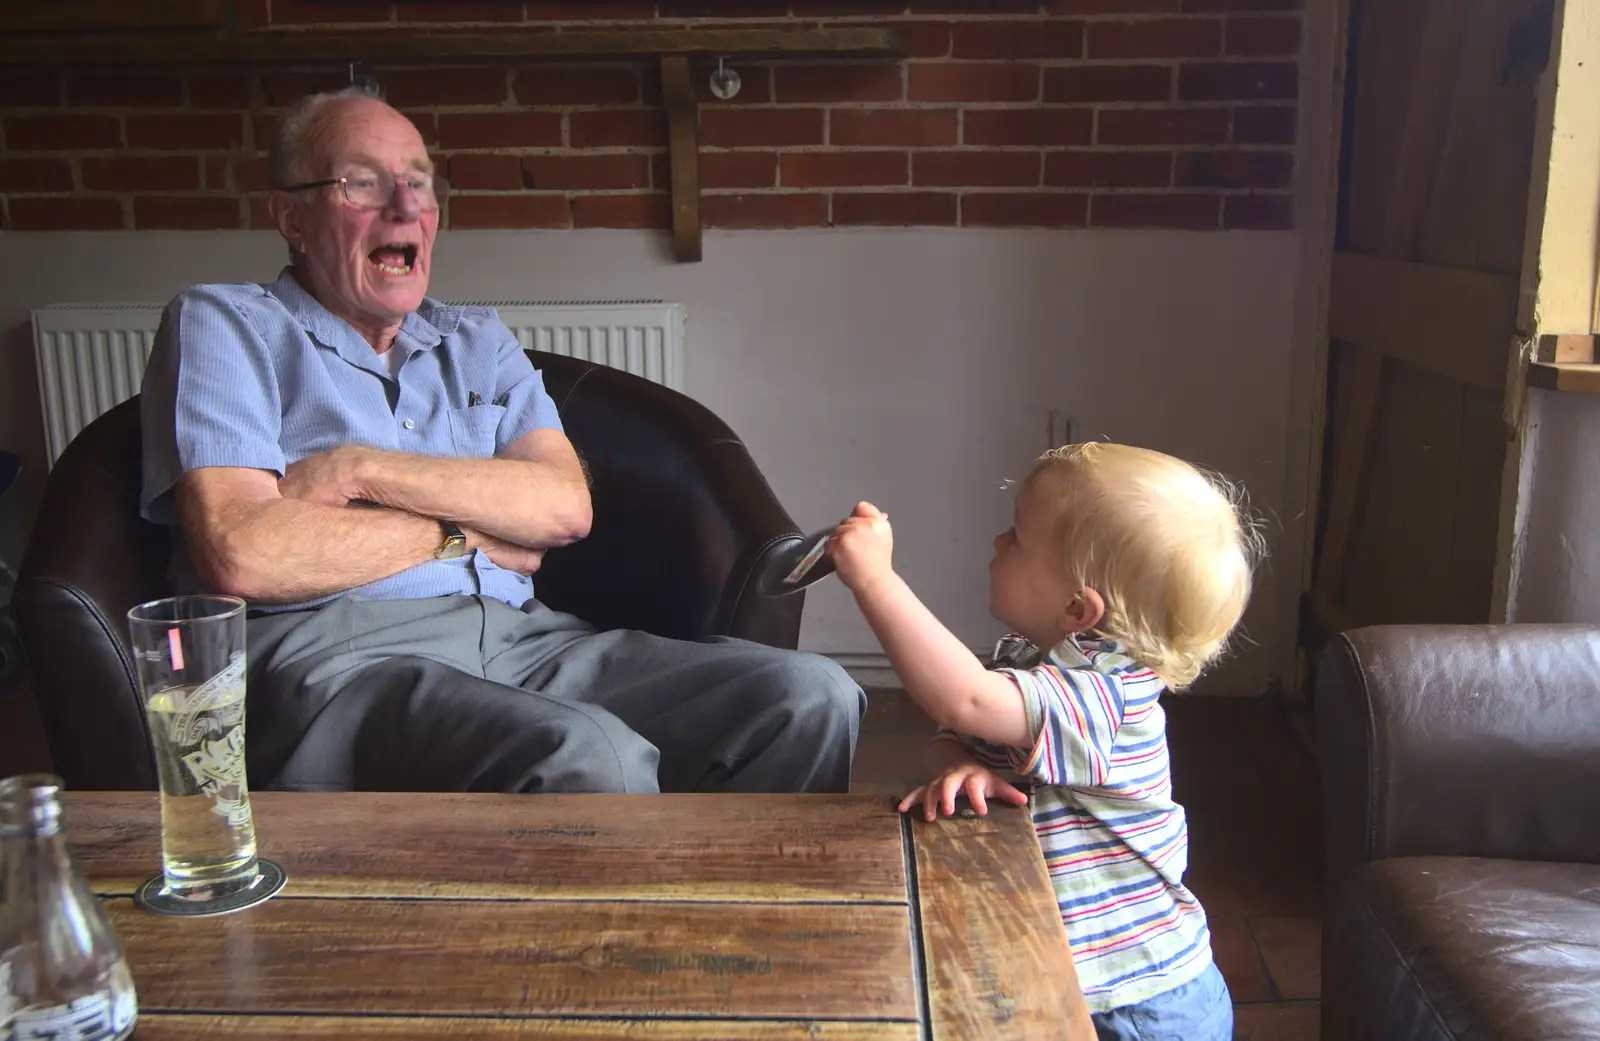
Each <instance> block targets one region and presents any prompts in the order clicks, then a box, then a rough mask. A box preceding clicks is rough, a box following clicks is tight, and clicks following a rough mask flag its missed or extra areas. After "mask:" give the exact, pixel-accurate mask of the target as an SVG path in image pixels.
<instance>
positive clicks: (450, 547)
mask: <svg viewBox="0 0 1600 1041" xmlns="http://www.w3.org/2000/svg"><path fill="white" fill-rule="evenodd" d="M439 527H440V528H442V529H443V530H444V541H443V542H442V543H440V544H439V549H438V552H436V553H434V555H433V559H434V560H455V559H457V558H458V557H464V556H466V555H467V533H466V532H464V531H462V530H461V528H460V527H459V526H458V525H457V524H456V523H455V522H454V521H447V520H441V521H440V522H439Z"/></svg>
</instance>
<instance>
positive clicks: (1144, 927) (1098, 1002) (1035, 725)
mask: <svg viewBox="0 0 1600 1041" xmlns="http://www.w3.org/2000/svg"><path fill="white" fill-rule="evenodd" d="M995 664H996V666H997V667H998V671H999V672H1001V673H1003V674H1005V675H1006V676H1008V677H1009V678H1010V679H1011V681H1012V682H1013V683H1015V684H1016V686H1017V690H1018V691H1019V692H1020V693H1021V695H1022V702H1023V706H1024V708H1025V710H1026V711H1027V715H1028V726H1029V729H1030V730H1031V731H1032V733H1033V734H1034V743H1033V746H1032V747H1031V748H1008V747H1006V746H1004V745H997V744H993V743H991V742H988V741H979V740H976V739H974V738H970V737H966V736H964V735H961V734H957V733H955V732H954V731H950V730H944V731H941V732H940V734H939V739H942V740H956V741H960V742H962V743H963V744H965V745H966V747H967V750H968V752H969V753H970V754H971V755H972V757H973V758H974V759H976V760H977V761H978V762H980V763H983V764H984V765H985V766H988V767H991V768H993V769H995V770H997V771H1000V772H1002V773H1003V774H1012V775H1014V776H1018V777H1021V778H1026V779H1027V781H1028V782H1031V784H1032V787H1033V792H1032V795H1031V796H1030V797H1029V807H1030V809H1031V810H1032V813H1033V829H1034V832H1035V833H1036V834H1037V835H1038V836H1039V847H1040V849H1041V850H1042V851H1043V853H1044V861H1045V867H1046V868H1048V869H1049V872H1050V882H1051V884H1052V885H1053V886H1054V888H1055V892H1056V903H1057V904H1058V905H1059V906H1060V908H1061V920H1062V922H1063V923H1064V924H1065V925H1066V928H1067V938H1068V939H1069V940H1070V941H1071V942H1072V956H1073V962H1074V964H1075V965H1076V967H1077V970H1078V982H1079V984H1080V985H1081V986H1082V988H1083V995H1084V998H1085V999H1087V1001H1088V1003H1089V1009H1090V1011H1092V1012H1105V1011H1109V1010H1111V1009H1114V1008H1124V1007H1126V1006H1128V1005H1135V1004H1138V1003H1139V1002H1142V1001H1146V1000H1149V999H1150V998H1153V997H1155V996H1157V995H1159V994H1162V993H1164V992H1166V991H1168V990H1172V989H1173V988H1175V987H1178V986H1181V985H1182V984H1184V983H1187V982H1189V981H1190V980H1192V979H1194V978H1195V977H1196V976H1198V975H1200V973H1201V972H1203V971H1205V968H1206V966H1208V965H1210V964H1211V933H1210V930H1209V928H1208V927H1207V925H1206V916H1205V912H1204V911H1203V910H1202V909H1201V907H1200V902H1199V901H1198V900H1196V899H1195V898H1194V894H1193V893H1191V892H1189V890H1188V889H1187V888H1186V887H1185V886H1184V884H1183V872H1184V868H1185V867H1186V866H1187V864H1188V855H1189V831H1188V826H1187V824H1186V822H1185V820H1184V813H1183V807H1181V806H1179V805H1178V804H1177V803H1175V802H1173V801H1172V777H1171V773H1170V770H1169V767H1168V760H1167V735H1166V713H1165V712H1163V711H1162V708H1161V704H1160V698H1161V693H1162V690H1163V686H1162V683H1161V680H1160V679H1159V678H1158V677H1157V676H1156V674H1155V673H1153V672H1151V671H1150V670H1149V669H1147V668H1145V667H1143V666H1142V665H1139V664H1138V663H1137V662H1135V661H1133V660H1132V659H1130V658H1128V657H1126V656H1124V655H1123V654H1121V653H1120V652H1119V649H1118V646H1117V644H1116V643H1114V642H1112V641H1095V640H1089V639H1080V640H1077V641H1074V640H1072V639H1067V640H1064V641H1062V642H1061V644H1060V645H1058V646H1056V647H1054V648H1052V649H1051V651H1050V652H1049V654H1040V652H1039V650H1038V648H1036V647H1034V646H1033V645H1031V644H1029V643H1028V642H1027V641H1026V640H1024V639H1022V638H1021V637H1020V636H1009V637H1007V638H1005V639H1003V640H1001V641H1000V644H999V646H998V647H996V649H995Z"/></svg>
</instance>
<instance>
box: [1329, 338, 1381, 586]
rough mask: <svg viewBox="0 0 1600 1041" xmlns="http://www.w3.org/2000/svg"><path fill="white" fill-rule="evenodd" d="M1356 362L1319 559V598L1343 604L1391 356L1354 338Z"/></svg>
mask: <svg viewBox="0 0 1600 1041" xmlns="http://www.w3.org/2000/svg"><path fill="white" fill-rule="evenodd" d="M1346 349H1348V350H1351V351H1354V352H1355V366H1354V371H1353V373H1352V375H1351V378H1350V383H1349V386H1348V387H1345V388H1342V389H1341V390H1342V393H1343V394H1347V395H1348V399H1349V402H1350V407H1349V409H1348V410H1346V412H1345V424H1344V428H1343V429H1342V430H1341V431H1340V437H1339V442H1338V446H1337V448H1336V449H1335V454H1334V457H1333V487H1332V488H1330V489H1329V491H1328V526H1327V527H1326V528H1325V529H1324V530H1323V533H1322V556H1321V559H1319V560H1318V561H1317V578H1316V582H1315V583H1314V585H1313V589H1314V593H1313V598H1314V599H1317V600H1320V601H1322V602H1324V603H1327V604H1329V605H1335V606H1336V605H1338V604H1339V603H1340V601H1341V599H1342V594H1343V592H1344V561H1345V557H1346V556H1347V555H1348V554H1349V550H1350V542H1351V539H1352V536H1353V535H1354V534H1355V530H1356V522H1357V520H1358V519H1359V517H1358V514H1359V513H1360V512H1361V507H1362V506H1363V505H1364V504H1365V502H1366V495H1365V494H1364V493H1365V491H1366V489H1365V487H1364V485H1365V483H1366V478H1367V462H1368V460H1369V459H1370V458H1371V457H1372V448H1373V445H1374V444H1375V443H1376V442H1377V440H1378V438H1377V433H1378V421H1377V420H1378V402H1379V399H1380V398H1381V397H1382V396H1383V376H1384V369H1385V368H1386V367H1387V363H1388V358H1386V357H1385V356H1384V354H1383V352H1382V351H1378V350H1374V349H1373V348H1371V347H1367V346H1365V345H1364V344H1359V343H1356V344H1348V345H1346Z"/></svg>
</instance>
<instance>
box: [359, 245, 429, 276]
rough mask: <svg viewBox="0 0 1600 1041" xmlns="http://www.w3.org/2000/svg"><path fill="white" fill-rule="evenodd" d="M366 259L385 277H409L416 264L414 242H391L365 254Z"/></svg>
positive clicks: (415, 246)
mask: <svg viewBox="0 0 1600 1041" xmlns="http://www.w3.org/2000/svg"><path fill="white" fill-rule="evenodd" d="M367 259H368V260H370V261H371V262H372V263H373V265H374V266H376V267H377V269H378V270H379V271H381V272H383V273H384V274H386V275H409V274H411V269H412V267H413V266H414V265H415V264H416V262H417V245H416V243H414V242H391V243H389V244H388V245H384V246H379V247H378V248H377V249H375V250H373V251H372V252H371V253H368V254H367Z"/></svg>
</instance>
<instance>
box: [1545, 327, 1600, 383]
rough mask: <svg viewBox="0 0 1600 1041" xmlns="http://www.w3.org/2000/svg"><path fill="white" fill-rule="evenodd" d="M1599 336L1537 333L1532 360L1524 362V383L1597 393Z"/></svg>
mask: <svg viewBox="0 0 1600 1041" xmlns="http://www.w3.org/2000/svg"><path fill="white" fill-rule="evenodd" d="M1597 341H1600V337H1595V336H1589V335H1583V334H1579V335H1546V336H1541V337H1539V343H1538V346H1537V347H1536V348H1535V351H1534V357H1533V362H1532V364H1530V365H1529V366H1528V386H1530V387H1538V388H1539V389H1541V390H1559V391H1565V392H1566V393H1569V394H1600V343H1597Z"/></svg>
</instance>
